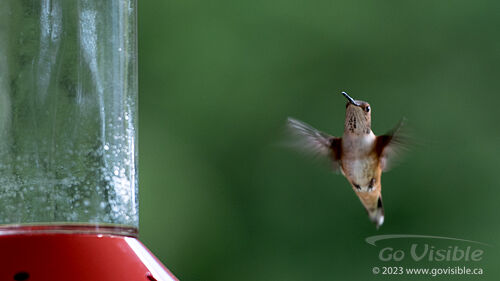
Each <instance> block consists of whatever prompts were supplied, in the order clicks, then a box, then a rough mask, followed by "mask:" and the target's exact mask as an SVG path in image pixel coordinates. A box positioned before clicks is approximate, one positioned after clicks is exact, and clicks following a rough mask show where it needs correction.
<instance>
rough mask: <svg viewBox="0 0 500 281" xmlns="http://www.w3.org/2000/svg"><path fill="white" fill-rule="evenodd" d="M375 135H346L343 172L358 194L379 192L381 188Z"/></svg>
mask: <svg viewBox="0 0 500 281" xmlns="http://www.w3.org/2000/svg"><path fill="white" fill-rule="evenodd" d="M375 139H376V137H375V135H374V134H373V132H371V133H370V134H366V135H356V136H352V135H347V136H346V135H344V137H343V138H342V156H341V164H342V172H343V174H344V175H345V177H346V178H347V180H349V182H350V183H351V185H352V186H353V189H354V190H355V191H357V192H367V191H373V190H377V189H378V187H379V186H380V184H379V181H380V174H381V172H380V171H379V170H380V169H379V161H378V157H377V155H376V153H375Z"/></svg>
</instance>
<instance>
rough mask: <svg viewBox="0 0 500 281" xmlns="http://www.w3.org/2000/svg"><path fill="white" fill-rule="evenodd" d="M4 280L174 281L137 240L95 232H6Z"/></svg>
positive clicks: (0, 266) (1, 242)
mask: <svg viewBox="0 0 500 281" xmlns="http://www.w3.org/2000/svg"><path fill="white" fill-rule="evenodd" d="M0 280H6V281H8V280H13V281H19V280H27V281H49V280H50V281H68V280H71V281H96V280H106V281H125V280H126V281H129V280H130V281H136V280H137V281H154V280H156V281H164V280H165V281H166V280H168V281H173V280H177V278H175V276H174V275H173V274H172V273H170V271H168V269H167V268H166V267H164V266H163V265H162V264H161V262H160V261H159V260H158V259H157V258H156V257H155V256H154V255H153V254H152V253H151V252H150V251H149V250H148V249H147V248H146V247H145V246H144V245H143V244H142V243H141V242H139V240H137V239H136V238H134V237H128V236H119V235H112V234H95V233H80V234H78V233H70V232H67V233H64V232H63V233H61V232H55V233H50V232H45V231H40V230H39V231H25V232H21V233H19V232H17V233H9V232H3V233H2V232H1V231H0Z"/></svg>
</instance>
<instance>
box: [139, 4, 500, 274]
mask: <svg viewBox="0 0 500 281" xmlns="http://www.w3.org/2000/svg"><path fill="white" fill-rule="evenodd" d="M499 10H500V3H499V2H498V1H428V0H424V1H352V0H349V1H347V0H345V1H331V0H330V1H306V0H297V1H284V0H253V1H234V0H211V1H196V0H170V1H139V57H140V66H139V73H140V74H139V79H140V190H141V206H140V211H141V213H140V214H141V227H140V230H141V231H140V232H141V239H142V241H144V242H145V244H146V245H147V246H148V247H150V248H151V249H152V251H153V252H154V253H155V254H156V255H157V256H158V257H159V258H160V259H161V260H162V261H163V262H164V263H165V264H166V265H167V266H168V267H169V268H170V269H171V270H172V271H173V272H174V273H175V274H176V275H177V276H178V277H179V278H180V279H181V280H183V281H186V280H242V281H246V280H367V279H370V278H375V276H374V275H373V274H372V267H373V266H376V265H377V266H383V265H384V263H383V262H381V261H380V260H379V259H378V250H380V247H378V248H376V247H373V246H370V245H368V244H367V243H365V241H364V239H365V238H366V237H367V236H371V235H378V234H398V233H404V234H426V235H440V236H449V237H456V238H463V239H471V240H477V241H482V242H485V243H488V244H493V245H500V241H499V240H500V239H499V237H500V221H499V216H498V214H499V210H498V199H499V198H500V180H499V172H498V170H499V167H500V166H499V164H498V157H499V156H500V148H499V145H500V132H499V123H498V121H499V120H500V117H499V116H498V113H499V109H498V106H499V102H500V97H499V95H498V93H499V92H500V80H499V78H500V63H499V62H500V32H499V29H498V27H499V26H500V14H499V12H498V11H499ZM342 90H345V91H347V92H349V93H350V94H351V95H352V96H353V97H355V98H356V99H361V100H366V101H368V102H370V104H371V106H372V112H373V114H372V122H373V123H372V125H373V130H374V132H375V133H376V134H381V133H384V132H385V131H387V130H389V129H390V128H391V127H393V126H394V125H395V124H396V123H397V122H398V121H399V120H400V119H401V118H402V117H406V118H407V120H408V122H407V123H408V128H409V129H410V130H411V131H412V132H413V135H414V137H415V139H416V141H415V143H416V145H415V146H414V147H413V149H412V150H411V152H410V153H408V154H407V155H406V157H405V159H404V161H403V162H402V163H401V164H400V165H399V166H397V167H396V168H395V169H393V170H392V171H390V172H389V173H386V174H384V176H383V196H384V205H385V209H386V220H385V224H384V225H383V226H382V227H381V228H380V230H378V231H377V230H376V229H375V227H374V225H372V224H371V223H370V222H369V220H368V218H367V216H366V213H365V211H364V210H363V208H362V206H361V204H360V203H359V200H358V199H357V198H356V197H355V196H354V193H353V192H352V190H351V188H350V186H349V185H348V183H347V181H346V180H345V179H344V178H343V177H341V176H339V175H335V174H334V173H332V172H331V171H330V170H329V169H328V166H324V165H319V164H317V163H314V162H312V161H310V160H309V159H307V158H304V157H302V156H301V155H300V154H298V153H295V152H294V151H291V150H289V149H286V148H283V147H281V146H280V145H279V144H280V142H282V141H283V127H284V124H285V120H286V118H287V117H288V116H293V117H296V118H298V119H301V120H303V121H305V122H308V123H310V124H312V125H314V126H315V127H317V128H318V129H321V130H324V131H326V132H329V133H331V134H334V135H340V134H341V133H342V130H343V122H344V113H345V112H344V110H345V99H344V98H343V97H342V96H341V95H340V91H342ZM391 243H392V242H387V243H386V245H392V244H391ZM394 243H395V242H394ZM398 243H399V242H398ZM436 243H437V242H436ZM439 243H441V242H439ZM446 245H448V244H445V246H446ZM497 252H498V248H497V247H491V248H487V249H486V254H485V257H484V259H483V260H482V261H481V262H476V263H472V262H469V263H461V264H460V265H465V266H469V267H482V268H484V271H485V275H484V276H482V278H481V279H490V280H495V279H496V280H498V279H497V278H499V276H500V272H499V269H498V268H497V265H498V263H499V262H500V259H499V257H498V253H497ZM387 265H389V264H387ZM390 265H394V263H392V264H390ZM407 265H408V266H413V267H419V266H434V267H443V265H441V264H439V263H416V262H409V263H407ZM453 265H454V264H453ZM404 277H405V278H409V276H404ZM478 277H479V276H472V277H471V276H468V277H467V276H463V277H460V276H456V275H455V276H450V277H447V278H448V279H457V278H458V279H468V280H471V279H478ZM376 278H377V279H380V280H385V279H392V280H394V279H396V278H398V276H387V275H386V276H382V275H379V276H376ZM413 278H415V279H424V278H423V277H422V276H419V277H413ZM429 278H430V277H429ZM443 278H445V277H439V279H443ZM434 279H435V278H434Z"/></svg>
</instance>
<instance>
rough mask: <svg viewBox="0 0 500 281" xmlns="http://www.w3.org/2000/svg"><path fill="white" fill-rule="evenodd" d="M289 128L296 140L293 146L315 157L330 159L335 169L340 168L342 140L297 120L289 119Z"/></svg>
mask: <svg viewBox="0 0 500 281" xmlns="http://www.w3.org/2000/svg"><path fill="white" fill-rule="evenodd" d="M287 125H288V128H289V130H290V132H291V134H292V136H293V138H294V142H293V145H294V146H295V147H297V148H299V149H301V150H302V151H304V152H306V153H307V154H309V155H312V156H315V157H318V156H319V157H330V158H331V159H332V160H333V163H334V165H333V169H334V170H338V169H339V167H340V165H339V164H340V163H339V161H340V145H341V139H340V138H336V137H333V136H330V135H328V134H325V133H323V132H321V131H318V130H316V129H315V128H313V127H311V126H309V125H308V124H306V123H304V122H301V121H299V120H297V119H293V118H290V117H289V118H288V122H287Z"/></svg>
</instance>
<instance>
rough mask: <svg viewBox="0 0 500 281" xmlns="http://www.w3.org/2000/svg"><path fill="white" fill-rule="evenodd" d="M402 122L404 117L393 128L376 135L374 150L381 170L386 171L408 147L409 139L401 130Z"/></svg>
mask: <svg viewBox="0 0 500 281" xmlns="http://www.w3.org/2000/svg"><path fill="white" fill-rule="evenodd" d="M404 122H405V119H402V120H401V121H399V123H398V125H397V126H396V127H395V128H394V129H392V130H391V131H389V132H387V134H385V135H382V136H378V137H377V144H376V150H377V153H378V155H379V156H380V165H381V167H382V170H383V171H388V170H389V169H390V168H391V167H392V166H393V164H394V162H395V160H397V158H398V157H399V156H400V155H401V153H402V152H404V151H405V150H407V149H408V146H409V139H408V137H407V136H406V135H405V134H403V133H402V132H401V128H402V127H403V125H404Z"/></svg>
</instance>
